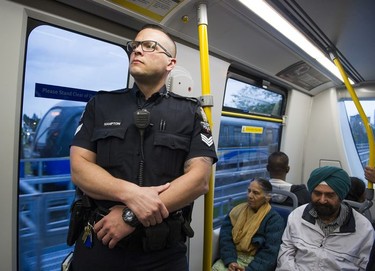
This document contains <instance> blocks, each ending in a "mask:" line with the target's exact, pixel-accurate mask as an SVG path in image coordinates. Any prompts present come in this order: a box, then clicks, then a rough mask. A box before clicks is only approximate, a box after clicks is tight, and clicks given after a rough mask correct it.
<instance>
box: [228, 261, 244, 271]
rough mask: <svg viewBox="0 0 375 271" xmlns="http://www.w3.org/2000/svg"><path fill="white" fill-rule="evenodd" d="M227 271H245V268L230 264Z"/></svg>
mask: <svg viewBox="0 0 375 271" xmlns="http://www.w3.org/2000/svg"><path fill="white" fill-rule="evenodd" d="M228 271H245V268H244V267H241V266H240V265H239V264H238V263H230V264H229V266H228Z"/></svg>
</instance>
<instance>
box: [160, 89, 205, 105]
mask: <svg viewBox="0 0 375 271" xmlns="http://www.w3.org/2000/svg"><path fill="white" fill-rule="evenodd" d="M167 95H170V96H172V97H174V98H176V99H182V100H187V101H191V102H194V103H198V104H199V100H198V99H197V98H195V97H188V96H182V95H179V94H176V93H174V92H168V94H167Z"/></svg>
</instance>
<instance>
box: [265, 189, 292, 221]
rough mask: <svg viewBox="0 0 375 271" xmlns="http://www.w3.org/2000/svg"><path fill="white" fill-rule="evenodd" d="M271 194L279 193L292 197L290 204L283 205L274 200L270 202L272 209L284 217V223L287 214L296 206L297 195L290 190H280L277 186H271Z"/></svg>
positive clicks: (286, 219)
mask: <svg viewBox="0 0 375 271" xmlns="http://www.w3.org/2000/svg"><path fill="white" fill-rule="evenodd" d="M272 194H280V195H284V196H287V197H289V198H291V199H292V202H293V204H292V206H290V205H284V204H281V203H276V202H271V206H272V209H274V210H275V211H276V212H278V213H279V214H280V215H281V217H282V218H283V219H284V221H285V224H286V222H287V221H288V216H289V214H290V213H291V212H292V211H293V210H294V209H295V208H297V207H298V199H297V196H296V195H295V194H293V193H292V192H290V191H286V190H281V189H277V188H272Z"/></svg>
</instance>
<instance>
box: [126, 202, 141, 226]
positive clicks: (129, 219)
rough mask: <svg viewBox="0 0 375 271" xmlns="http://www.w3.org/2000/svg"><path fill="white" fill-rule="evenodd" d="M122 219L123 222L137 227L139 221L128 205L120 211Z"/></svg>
mask: <svg viewBox="0 0 375 271" xmlns="http://www.w3.org/2000/svg"><path fill="white" fill-rule="evenodd" d="M122 219H123V220H124V222H125V223H126V224H128V225H130V226H132V227H134V228H135V227H137V226H138V225H140V224H141V223H140V222H139V220H138V218H137V216H136V215H135V214H134V213H133V211H132V210H130V209H129V208H128V207H125V208H124V210H123V211H122Z"/></svg>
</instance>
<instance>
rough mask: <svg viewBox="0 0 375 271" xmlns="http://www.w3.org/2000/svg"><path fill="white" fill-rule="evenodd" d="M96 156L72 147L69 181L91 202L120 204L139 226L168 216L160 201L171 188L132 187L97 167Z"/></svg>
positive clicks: (134, 185)
mask: <svg viewBox="0 0 375 271" xmlns="http://www.w3.org/2000/svg"><path fill="white" fill-rule="evenodd" d="M95 162H96V154H95V153H94V152H92V151H90V150H87V149H84V148H81V147H77V146H72V147H71V149H70V163H71V175H72V181H73V183H74V184H75V185H77V186H78V187H79V188H80V189H81V190H82V191H84V192H85V193H86V194H87V195H89V196H90V197H92V198H94V199H98V200H110V201H115V202H122V203H124V205H126V206H128V207H129V208H130V209H131V210H132V211H133V212H134V213H135V214H136V215H137V217H138V219H139V221H140V222H141V223H142V224H148V223H150V224H156V223H160V222H161V221H162V219H163V218H166V217H168V215H169V212H168V210H167V208H166V206H165V205H164V204H163V202H162V200H161V199H160V197H159V194H160V193H161V192H163V191H164V190H166V189H168V188H169V186H170V184H169V183H168V184H165V185H161V186H153V187H140V186H138V185H136V184H134V183H131V182H128V181H126V180H122V179H119V178H115V177H113V176H112V175H111V174H109V173H108V172H107V171H106V170H104V169H103V168H101V167H100V166H98V165H97V164H96V163H95Z"/></svg>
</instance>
